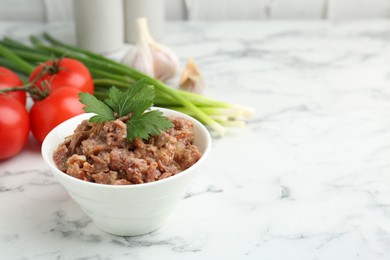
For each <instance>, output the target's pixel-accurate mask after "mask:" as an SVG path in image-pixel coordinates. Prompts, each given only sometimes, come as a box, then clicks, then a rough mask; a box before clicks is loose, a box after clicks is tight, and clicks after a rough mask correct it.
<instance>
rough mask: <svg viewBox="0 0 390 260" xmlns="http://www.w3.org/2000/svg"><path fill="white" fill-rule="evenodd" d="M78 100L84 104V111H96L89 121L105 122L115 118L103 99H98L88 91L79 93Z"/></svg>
mask: <svg viewBox="0 0 390 260" xmlns="http://www.w3.org/2000/svg"><path fill="white" fill-rule="evenodd" d="M79 97H80V102H81V103H83V104H84V105H85V106H84V107H83V109H84V111H85V112H92V113H96V114H97V115H95V116H93V117H92V118H91V119H90V120H89V121H91V122H105V121H111V120H115V117H114V111H113V110H112V109H111V108H110V107H109V106H107V105H106V104H105V103H104V102H103V101H100V100H99V99H97V98H96V97H95V96H93V95H91V94H89V93H80V94H79Z"/></svg>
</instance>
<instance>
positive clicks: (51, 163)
mask: <svg viewBox="0 0 390 260" xmlns="http://www.w3.org/2000/svg"><path fill="white" fill-rule="evenodd" d="M151 109H152V110H160V111H161V112H163V113H164V114H165V112H169V113H173V114H175V116H180V117H183V118H186V119H189V120H191V121H192V122H193V123H194V124H196V127H197V128H199V130H200V131H201V132H203V133H204V136H205V139H206V146H205V150H204V152H203V153H202V157H201V158H200V159H199V160H198V161H197V162H196V163H195V164H193V165H192V166H191V167H189V168H188V169H186V170H184V171H181V172H179V173H177V174H175V175H173V176H170V177H167V178H165V179H162V180H157V181H154V182H147V183H139V184H128V185H113V184H103V183H95V182H89V181H84V180H80V179H78V178H75V177H73V176H70V175H68V174H66V173H64V172H62V171H61V170H60V169H58V167H57V166H56V165H55V163H54V161H53V160H52V158H50V156H51V157H52V154H49V150H50V149H48V148H50V147H51V146H53V144H50V143H49V141H48V140H49V139H50V136H52V135H54V134H55V133H56V132H57V131H58V129H60V128H62V127H63V125H64V124H66V123H67V122H68V121H70V120H76V121H77V120H79V118H82V120H84V119H88V118H90V117H92V116H93V115H94V113H83V114H80V115H77V116H74V117H72V118H69V119H67V120H65V121H64V122H62V123H61V124H59V125H58V126H56V127H55V128H53V129H52V130H51V131H50V132H49V133H48V134H47V136H46V137H45V139H44V140H43V142H42V146H41V154H42V157H43V160H44V161H45V163H46V164H47V165H48V166H49V168H51V170H52V171H53V170H55V173H53V174H55V175H57V174H58V175H60V174H62V176H63V177H64V178H66V179H69V180H70V181H71V182H76V183H80V184H81V185H86V186H90V187H95V188H105V189H114V190H120V189H142V188H146V187H153V186H158V185H164V183H169V182H171V181H174V180H176V179H177V178H181V177H180V176H183V175H188V174H190V172H191V171H194V170H195V169H196V168H198V167H199V166H200V165H202V164H203V162H204V161H205V160H206V158H207V157H208V156H209V154H210V151H211V146H212V138H211V135H210V133H209V131H208V130H207V128H206V127H205V126H204V125H203V124H202V123H200V122H199V121H198V120H197V119H195V118H193V117H191V116H189V115H187V114H184V113H181V112H179V111H175V110H172V109H167V108H160V107H152V108H151ZM59 144H60V143H58V144H56V145H57V146H58V145H59ZM55 149H56V147H54V149H53V150H55Z"/></svg>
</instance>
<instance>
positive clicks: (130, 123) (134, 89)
mask: <svg viewBox="0 0 390 260" xmlns="http://www.w3.org/2000/svg"><path fill="white" fill-rule="evenodd" d="M79 97H80V102H81V103H83V104H84V105H85V106H84V111H85V112H92V113H95V114H96V115H94V116H92V117H91V118H90V120H89V121H90V122H107V121H114V120H116V119H118V118H120V117H124V116H127V115H130V118H129V119H128V120H127V121H126V126H127V140H128V141H129V142H131V141H133V140H134V139H135V138H141V139H148V138H149V136H150V135H157V134H160V133H161V131H165V130H167V129H169V128H171V127H172V126H173V124H172V122H171V121H169V119H168V118H167V117H165V116H163V113H162V112H161V111H158V110H150V107H152V106H153V99H154V97H155V92H154V87H153V86H152V85H148V84H146V79H141V80H139V81H137V82H135V83H134V84H133V85H132V86H131V87H130V88H127V90H126V91H124V92H122V91H120V90H119V89H118V88H116V87H115V86H112V87H111V88H110V89H109V91H108V95H107V98H106V99H105V100H103V101H102V100H99V99H97V98H96V97H95V96H93V95H91V94H89V93H80V94H79Z"/></svg>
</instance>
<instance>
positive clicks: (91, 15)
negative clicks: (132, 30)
mask: <svg viewBox="0 0 390 260" xmlns="http://www.w3.org/2000/svg"><path fill="white" fill-rule="evenodd" d="M73 3H74V20H75V28H76V37H77V44H78V46H80V47H81V48H84V49H88V50H91V51H94V52H98V53H108V52H111V51H115V50H117V49H119V48H120V47H122V46H123V44H124V20H123V1H122V0H74V1H73Z"/></svg>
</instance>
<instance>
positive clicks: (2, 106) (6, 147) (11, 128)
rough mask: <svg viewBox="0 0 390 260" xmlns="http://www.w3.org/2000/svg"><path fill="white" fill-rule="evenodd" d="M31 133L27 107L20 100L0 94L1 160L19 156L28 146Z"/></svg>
mask: <svg viewBox="0 0 390 260" xmlns="http://www.w3.org/2000/svg"><path fill="white" fill-rule="evenodd" d="M29 132H30V124H29V117H28V112H27V109H26V107H25V106H24V105H22V104H20V102H19V101H18V100H16V99H14V98H12V97H10V96H8V95H4V94H0V160H4V159H7V158H10V157H12V156H14V155H16V154H18V153H19V152H20V151H21V150H22V148H23V146H24V145H25V144H26V142H27V139H28V134H29Z"/></svg>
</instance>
